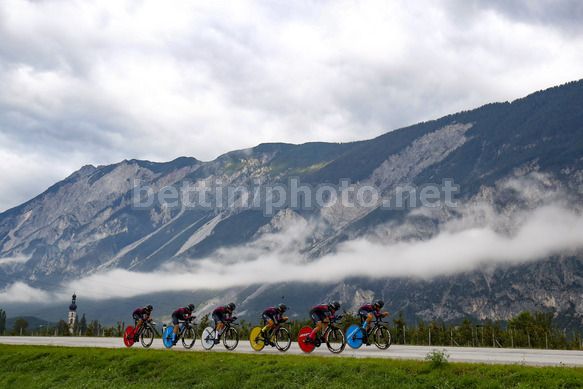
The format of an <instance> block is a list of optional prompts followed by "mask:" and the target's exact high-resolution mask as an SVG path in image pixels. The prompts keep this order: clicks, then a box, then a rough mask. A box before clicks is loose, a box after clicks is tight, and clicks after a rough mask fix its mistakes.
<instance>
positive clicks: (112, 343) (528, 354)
mask: <svg viewBox="0 0 583 389" xmlns="http://www.w3.org/2000/svg"><path fill="white" fill-rule="evenodd" d="M0 343H3V344H14V345H48V346H68V347H106V348H123V347H124V345H123V342H122V339H121V338H89V337H30V336H22V337H20V336H1V337H0ZM219 346H220V347H219ZM134 348H140V346H138V345H134ZM152 348H156V349H163V348H164V347H163V345H162V341H161V340H160V339H156V340H154V344H153V345H152ZM174 349H175V350H184V349H183V348H182V347H181V345H180V343H179V345H178V346H176V347H175V348H174ZM436 349H437V350H442V349H445V350H446V352H447V353H448V354H449V356H450V357H449V360H450V361H451V362H482V363H502V364H525V365H536V366H545V365H546V366H558V365H566V366H581V367H583V351H563V350H532V349H500V348H496V349H493V348H471V347H428V346H400V345H393V346H391V347H390V348H389V349H388V350H385V351H381V350H378V349H377V348H376V347H374V346H370V347H364V346H363V347H362V348H361V349H359V350H353V349H351V348H349V347H348V346H347V347H346V350H344V352H343V353H342V354H340V356H341V357H352V358H394V359H418V360H419V359H425V356H426V355H427V353H429V352H430V351H432V350H436ZM192 350H195V351H205V350H204V349H203V348H202V346H201V344H200V340H197V343H196V344H195V346H194V348H193V349H192ZM169 352H170V351H169ZM205 352H206V351H205ZM212 352H229V351H226V350H225V349H224V347H223V346H222V345H217V346H215V348H214V349H213V350H212ZM234 352H238V353H255V351H253V350H252V349H251V347H250V346H249V343H248V342H246V341H241V342H240V343H239V346H238V347H237V349H236V350H235V351H234ZM288 353H290V354H304V353H303V352H302V351H301V350H300V349H299V348H298V346H297V343H293V344H292V347H291V348H290V350H289V351H288ZM261 354H275V355H277V354H282V353H280V352H279V351H277V350H275V349H272V348H269V347H268V348H265V349H264V350H263V351H261ZM310 355H320V356H335V355H333V354H331V353H330V352H329V351H328V350H327V349H326V348H325V346H322V347H320V348H319V349H316V350H315V351H314V352H313V353H312V354H310Z"/></svg>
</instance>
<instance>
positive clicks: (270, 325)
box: [261, 315, 275, 336]
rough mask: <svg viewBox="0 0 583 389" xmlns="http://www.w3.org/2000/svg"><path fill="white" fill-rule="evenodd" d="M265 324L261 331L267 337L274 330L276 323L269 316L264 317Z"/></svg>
mask: <svg viewBox="0 0 583 389" xmlns="http://www.w3.org/2000/svg"><path fill="white" fill-rule="evenodd" d="M263 323H264V324H265V325H264V326H263V328H262V329H261V335H263V336H267V335H268V334H269V331H270V330H271V329H272V328H273V325H274V324H275V322H274V321H273V318H271V317H269V316H267V315H263Z"/></svg>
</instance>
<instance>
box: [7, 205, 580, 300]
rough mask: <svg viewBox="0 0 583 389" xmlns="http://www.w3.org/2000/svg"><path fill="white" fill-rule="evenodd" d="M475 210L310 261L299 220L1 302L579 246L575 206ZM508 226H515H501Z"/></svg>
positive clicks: (308, 279)
mask: <svg viewBox="0 0 583 389" xmlns="http://www.w3.org/2000/svg"><path fill="white" fill-rule="evenodd" d="M479 207H480V208H481V209H482V211H485V212H486V213H489V214H490V216H491V217H490V218H489V221H488V223H487V224H484V225H482V226H480V227H477V226H475V225H474V223H475V219H474V217H473V215H471V214H467V215H466V216H464V217H465V218H467V219H464V217H462V218H458V219H457V220H455V222H454V223H446V224H444V225H443V227H442V228H441V229H440V231H439V232H438V233H437V234H436V235H435V236H433V237H431V238H430V239H427V240H411V241H397V242H393V243H383V242H379V241H378V239H375V238H374V237H370V236H369V237H362V238H358V239H355V240H351V241H347V242H344V243H343V244H341V245H339V246H338V248H337V250H336V251H335V252H334V253H330V254H327V255H324V256H323V257H321V258H318V259H313V260H309V259H306V258H305V256H303V255H302V253H301V252H300V250H299V248H301V247H302V245H303V243H304V242H305V240H306V239H309V237H310V236H311V235H312V234H313V233H314V231H315V230H317V228H318V226H317V223H310V222H308V221H306V220H304V219H299V220H297V221H295V222H293V223H291V224H289V225H287V226H286V227H285V229H283V230H282V231H280V232H277V233H273V234H265V235H263V236H262V237H261V238H260V239H258V240H256V241H254V242H252V243H249V244H246V245H243V246H238V247H233V248H228V249H222V250H219V251H218V252H217V253H216V254H215V255H213V256H212V257H209V258H204V259H197V260H189V261H186V262H185V263H180V264H176V263H170V264H166V265H164V266H163V267H162V268H161V269H159V270H157V271H153V272H134V271H130V270H125V269H114V270H111V271H106V272H101V273H96V274H93V275H90V276H88V277H84V278H81V279H79V280H75V281H73V282H67V283H65V284H63V285H62V286H61V287H60V288H59V292H55V291H45V290H42V289H37V288H32V287H30V286H28V285H26V284H25V283H22V282H16V283H13V284H11V285H9V286H8V287H7V288H6V289H5V290H3V291H1V292H0V302H11V303H14V302H18V301H21V302H34V301H37V300H38V299H39V298H45V299H47V298H50V299H53V300H61V301H66V300H67V299H68V298H69V294H70V293H69V291H70V290H74V291H77V292H78V293H80V294H83V295H84V296H86V297H85V298H86V299H95V300H106V299H110V298H120V297H133V296H139V295H145V294H152V293H159V292H169V291H196V290H208V289H216V290H221V289H228V288H233V287H241V286H248V285H253V284H265V283H267V284H279V283H285V282H299V283H302V282H303V283H325V284H334V283H338V282H340V281H342V280H346V279H350V278H357V277H362V278H369V279H384V278H389V279H390V278H400V277H407V278H412V279H419V278H420V279H431V278H433V277H437V276H446V275H455V274H459V273H464V272H471V271H474V270H477V269H484V268H485V269H487V268H493V267H495V266H513V265H519V264H524V263H527V262H530V261H536V260H541V259H545V258H547V257H549V256H553V255H559V254H563V255H564V254H569V253H571V254H575V253H577V251H580V250H582V249H583V240H581V236H582V235H583V215H581V214H580V212H578V211H574V210H572V209H567V208H565V207H563V206H560V205H556V204H551V205H544V206H541V207H539V208H536V209H534V210H529V211H516V212H514V213H513V214H511V215H498V214H496V212H495V211H493V210H492V209H491V208H490V209H488V208H489V206H488V205H483V204H482V205H480V206H479ZM492 216H493V217H492ZM509 225H514V227H512V230H511V231H505V229H506V228H507V227H508V226H509ZM461 226H465V227H461ZM501 230H504V231H501ZM60 291H65V292H60Z"/></svg>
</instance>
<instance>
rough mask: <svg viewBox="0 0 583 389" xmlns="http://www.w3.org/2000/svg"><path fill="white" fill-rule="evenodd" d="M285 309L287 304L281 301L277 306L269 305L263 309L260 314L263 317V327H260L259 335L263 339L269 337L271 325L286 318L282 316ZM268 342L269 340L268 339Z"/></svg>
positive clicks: (273, 325)
mask: <svg viewBox="0 0 583 389" xmlns="http://www.w3.org/2000/svg"><path fill="white" fill-rule="evenodd" d="M285 311H287V306H286V305H285V304H283V303H282V304H279V305H278V306H277V307H269V308H267V309H266V310H264V311H263V313H262V314H261V316H262V317H263V324H264V327H263V328H262V329H261V336H262V337H263V338H264V339H270V338H271V330H272V329H273V327H275V325H277V324H279V323H283V322H285V321H286V320H287V319H288V318H287V317H286V316H283V314H284V312H285ZM268 343H271V342H270V341H268Z"/></svg>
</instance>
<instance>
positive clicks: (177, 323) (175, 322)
mask: <svg viewBox="0 0 583 389" xmlns="http://www.w3.org/2000/svg"><path fill="white" fill-rule="evenodd" d="M172 324H173V325H174V329H173V330H172V333H173V334H174V341H176V340H177V339H178V331H179V330H180V318H179V317H178V316H176V315H172Z"/></svg>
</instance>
